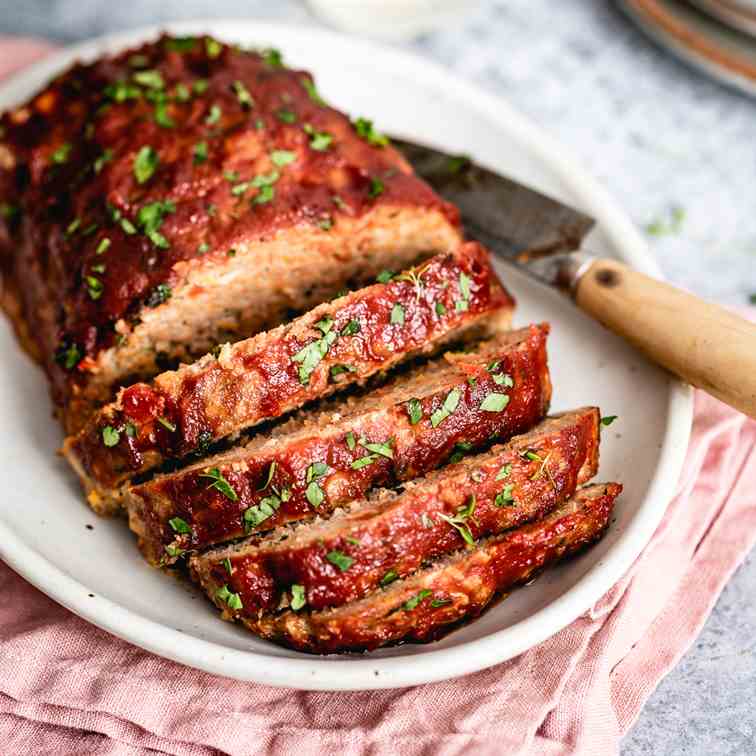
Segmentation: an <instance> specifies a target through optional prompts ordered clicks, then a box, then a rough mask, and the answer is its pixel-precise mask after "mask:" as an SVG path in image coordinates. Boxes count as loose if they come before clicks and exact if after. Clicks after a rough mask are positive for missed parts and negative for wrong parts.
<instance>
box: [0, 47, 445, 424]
mask: <svg viewBox="0 0 756 756" xmlns="http://www.w3.org/2000/svg"><path fill="white" fill-rule="evenodd" d="M0 126H1V127H2V130H1V131H0V134H2V136H1V137H0V207H2V210H3V212H2V216H1V217H0V262H1V263H2V270H3V279H4V294H3V302H4V304H5V309H6V311H7V312H8V313H9V314H10V315H11V317H12V318H13V319H14V322H15V323H16V325H17V330H18V332H19V335H21V336H22V339H23V340H24V342H25V343H26V344H27V345H28V346H30V347H31V350H32V351H33V352H35V353H36V355H37V356H38V357H41V358H42V361H43V363H44V365H45V366H46V368H47V370H48V372H49V374H50V378H51V379H52V381H53V385H54V398H55V400H56V401H57V403H58V404H59V405H60V406H61V408H62V409H63V411H64V414H65V415H66V417H67V422H68V427H69V428H70V427H75V426H77V425H78V424H80V423H81V418H82V417H83V415H85V414H86V406H87V404H88V403H91V401H94V400H95V399H100V400H102V399H103V397H104V398H108V397H107V391H108V389H109V388H110V387H111V386H112V384H114V383H116V384H117V383H118V382H119V381H126V380H127V379H129V378H130V377H132V378H133V376H135V375H136V376H140V375H144V374H150V373H152V374H154V373H155V372H159V367H160V364H161V360H165V359H171V358H175V357H178V358H183V359H185V358H187V357H188V356H191V355H197V354H198V350H199V354H203V353H204V352H206V351H208V349H209V348H210V347H212V344H213V339H214V338H215V339H216V341H217V340H218V339H221V338H223V337H224V336H225V338H228V337H229V335H233V334H236V335H237V337H238V336H242V337H243V336H248V335H250V334H251V333H255V332H257V331H258V330H261V328H263V327H272V326H274V325H277V324H278V323H280V322H281V320H282V319H283V318H285V317H286V315H287V313H288V312H290V311H291V310H292V309H293V310H297V309H299V310H300V311H301V310H302V309H307V308H309V307H312V306H314V304H316V303H317V302H318V301H322V300H323V299H325V298H327V297H328V296H332V295H333V294H334V293H335V292H336V291H338V290H339V288H340V287H343V285H344V284H345V283H348V282H349V279H353V278H356V279H359V278H360V277H361V276H372V275H375V273H376V272H377V271H378V270H380V267H378V266H381V267H391V265H390V264H388V265H387V264H386V263H387V261H386V259H381V257H382V255H381V253H382V252H386V251H387V252H388V253H389V262H390V260H391V258H392V257H393V259H394V261H395V262H396V263H397V264H399V265H400V266H405V265H406V264H409V263H411V262H413V261H414V260H416V259H417V258H419V257H422V256H424V255H427V254H432V253H434V252H439V251H441V250H443V249H448V248H449V247H450V246H452V245H453V244H454V243H455V242H456V241H458V240H459V239H460V232H459V223H458V217H457V213H456V210H454V209H453V208H452V207H451V206H449V205H448V204H446V203H444V202H443V201H442V200H440V199H439V198H438V196H437V195H436V194H435V193H434V192H433V191H432V190H431V189H430V188H429V187H428V186H427V185H426V184H425V183H424V182H422V181H421V180H420V179H418V178H417V177H416V176H415V175H414V174H413V172H412V170H411V168H410V166H409V165H408V164H407V162H406V161H405V160H404V159H403V158H402V156H401V155H400V154H399V153H398V152H397V151H396V150H395V149H393V148H392V147H391V146H390V145H387V144H383V143H382V140H381V139H380V135H376V133H375V132H374V131H372V130H366V128H365V126H364V124H363V126H362V127H359V128H358V127H355V126H354V125H353V124H352V122H351V121H350V120H349V118H348V117H346V116H345V115H344V114H342V113H340V112H338V111H337V110H334V109H332V108H330V107H328V106H327V105H326V104H325V103H324V102H323V101H322V99H321V98H320V96H319V95H318V94H317V91H316V90H315V87H314V84H313V81H312V78H311V77H310V75H309V74H308V73H307V72H304V71H295V70H291V69H289V68H286V67H285V66H283V65H281V62H280V58H279V57H278V56H276V55H275V54H273V53H270V52H268V53H263V54H259V53H255V52H247V51H243V50H240V49H238V48H235V47H232V46H227V45H222V44H220V43H217V42H215V41H214V40H211V39H209V38H197V39H195V40H193V41H192V40H176V39H171V38H168V37H165V38H162V39H160V40H158V41H156V42H154V43H150V44H147V45H145V46H143V47H141V48H140V49H138V50H129V51H126V52H124V53H122V54H120V55H118V56H116V57H113V58H101V59H98V60H97V61H95V62H94V63H90V64H79V65H76V66H74V67H73V68H72V69H71V70H69V71H68V72H66V73H64V74H62V75H61V76H59V77H58V78H56V79H55V80H54V81H53V82H51V83H50V84H49V85H48V86H47V87H46V88H45V89H44V90H43V91H41V92H40V93H39V94H38V95H37V96H36V97H34V98H33V99H32V100H30V101H29V102H28V103H26V104H24V105H22V106H19V107H17V108H15V109H13V110H11V111H9V112H8V113H6V114H5V115H4V116H3V117H2V121H1V122H0ZM240 278H245V280H246V283H245V284H244V285H240V286H239V287H238V290H237V288H236V282H237V281H239V279H240ZM363 282H364V280H363ZM171 293H172V295H171ZM200 309H201V310H202V312H198V310H200ZM203 318H204V320H203ZM185 326H188V327H185ZM174 330H176V331H178V333H176V334H175V335H176V337H177V338H176V341H175V342H174V341H173V336H174ZM200 330H202V331H203V333H202V335H201V338H200V336H199V335H198V332H199V331H200ZM184 331H186V334H185V333H184ZM193 340H196V342H197V343H192V341H193ZM161 352H162V354H160V353H161ZM56 355H57V361H56ZM163 369H165V368H163ZM103 392H104V393H103Z"/></svg>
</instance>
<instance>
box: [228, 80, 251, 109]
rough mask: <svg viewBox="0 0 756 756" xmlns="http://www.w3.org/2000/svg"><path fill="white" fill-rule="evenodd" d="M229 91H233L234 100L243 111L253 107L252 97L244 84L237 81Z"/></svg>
mask: <svg viewBox="0 0 756 756" xmlns="http://www.w3.org/2000/svg"><path fill="white" fill-rule="evenodd" d="M231 89H233V90H234V94H235V95H236V99H237V100H238V101H239V105H241V106H242V109H243V110H250V109H251V108H253V107H254V106H255V101H254V99H252V95H251V94H250V93H249V90H248V89H247V88H246V87H245V86H244V83H243V82H241V81H239V79H237V80H236V81H235V82H234V83H233V84H232V85H231Z"/></svg>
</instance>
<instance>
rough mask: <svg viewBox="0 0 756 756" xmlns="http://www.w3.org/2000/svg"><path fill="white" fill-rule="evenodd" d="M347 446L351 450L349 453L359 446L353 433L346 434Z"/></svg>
mask: <svg viewBox="0 0 756 756" xmlns="http://www.w3.org/2000/svg"><path fill="white" fill-rule="evenodd" d="M346 445H347V447H348V448H349V451H354V449H355V447H356V446H357V439H356V438H355V437H354V433H352V431H349V433H347V434H346Z"/></svg>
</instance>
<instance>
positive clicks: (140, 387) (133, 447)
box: [64, 242, 513, 511]
mask: <svg viewBox="0 0 756 756" xmlns="http://www.w3.org/2000/svg"><path fill="white" fill-rule="evenodd" d="M512 308H513V300H512V299H511V297H510V296H509V295H508V294H507V292H506V291H505V290H504V288H503V287H502V285H501V283H500V282H499V280H498V278H497V276H496V274H495V272H494V270H493V268H492V267H491V262H490V259H489V256H488V253H487V252H486V250H485V249H483V248H482V247H481V246H480V245H478V244H476V243H472V242H470V243H467V244H464V245H462V246H460V247H459V248H458V249H457V250H455V251H454V252H450V253H447V254H443V255H437V256H436V257H433V258H431V259H430V260H428V261H427V262H425V263H423V264H422V265H421V266H420V267H417V268H412V269H410V270H408V271H406V272H404V273H403V274H400V275H397V276H396V277H394V278H392V279H391V280H389V281H386V282H385V283H376V284H374V285H372V286H369V287H366V288H364V289H360V290H358V291H356V292H352V293H349V294H346V295H345V296H342V297H339V298H338V299H335V300H333V301H332V302H328V303H326V304H323V305H320V306H318V307H316V308H315V309H313V310H311V311H310V312H308V313H307V314H306V315H303V316H301V317H299V318H297V319H295V320H293V321H292V322H290V323H288V324H286V325H283V326H279V327H278V328H276V329H274V330H272V331H268V332H264V333H261V334H258V335H257V336H255V337H253V338H251V339H247V340H245V341H241V342H237V343H236V344H234V345H225V346H224V347H223V348H222V349H221V350H220V352H219V354H218V356H217V357H215V356H212V355H207V356H206V357H203V358H202V359H201V360H199V361H197V362H195V363H193V364H192V365H186V366H183V367H181V368H180V369H179V370H176V371H170V372H167V373H163V374H162V375H160V376H158V377H157V378H155V379H154V381H153V382H152V383H151V384H146V383H137V384H134V385H132V386H129V387H128V388H126V389H123V390H122V391H121V392H120V393H119V394H118V398H117V400H116V401H115V402H114V403H112V404H109V405H106V406H105V407H104V408H103V409H102V410H100V411H99V412H98V413H96V414H95V415H94V416H93V417H92V418H91V419H90V421H89V422H88V423H87V425H86V426H85V428H84V429H83V430H82V431H81V432H80V433H79V434H78V436H75V437H71V438H69V439H67V440H66V443H65V445H64V453H65V455H66V457H67V458H68V460H69V461H70V462H71V464H72V465H73V467H74V469H75V470H76V471H77V472H78V473H79V475H80V477H81V479H82V481H83V482H84V485H85V487H86V488H87V490H88V492H89V495H88V498H89V501H90V504H91V505H92V506H93V507H94V508H95V509H97V510H100V511H102V510H108V509H112V507H113V505H114V503H115V499H114V497H115V496H116V495H117V493H118V491H117V488H118V487H119V486H120V485H121V484H122V483H123V482H125V481H126V480H128V479H129V478H130V477H133V476H134V475H136V474H138V473H143V472H145V471H147V470H150V469H153V468H155V467H157V466H158V465H160V464H161V463H163V462H165V461H166V460H169V459H178V458H182V457H185V456H186V455H188V454H191V453H204V452H205V451H206V449H207V446H208V444H210V443H212V442H214V441H217V440H218V439H221V438H224V437H226V436H229V435H231V434H235V433H238V432H239V431H241V430H243V429H244V428H248V427H251V426H253V425H255V424H257V423H260V422H262V421H263V420H268V419H271V418H277V417H280V416H281V415H282V414H284V413H286V412H289V411H291V410H294V409H297V408H299V407H301V406H302V405H303V404H305V403H306V402H308V401H311V400H313V399H318V398H321V397H324V396H327V395H329V394H332V393H333V392H334V391H336V390H338V389H339V388H340V387H343V386H347V385H349V384H355V383H359V382H361V381H364V380H365V379H366V378H368V377H369V376H371V375H374V374H375V373H377V372H379V371H383V370H386V369H388V368H390V367H392V366H393V365H396V364H397V363H399V362H400V361H402V360H405V359H407V358H409V357H413V356H415V355H418V354H423V353H428V352H431V351H433V350H436V349H438V347H439V345H441V344H443V343H445V342H448V341H449V340H451V339H455V338H458V337H460V336H462V335H463V334H469V333H471V332H475V331H478V330H480V329H484V330H491V329H494V330H495V329H498V328H503V327H504V326H506V325H508V324H509V321H510V318H511V312H512Z"/></svg>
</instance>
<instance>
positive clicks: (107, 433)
mask: <svg viewBox="0 0 756 756" xmlns="http://www.w3.org/2000/svg"><path fill="white" fill-rule="evenodd" d="M120 440H121V434H120V433H119V431H118V430H116V429H115V428H114V427H113V426H112V425H106V426H105V427H104V428H103V429H102V443H103V444H105V446H107V447H111V446H115V445H116V444H117V443H118V442H119V441H120Z"/></svg>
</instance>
